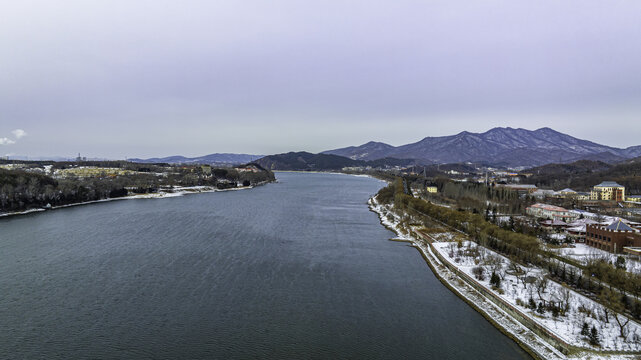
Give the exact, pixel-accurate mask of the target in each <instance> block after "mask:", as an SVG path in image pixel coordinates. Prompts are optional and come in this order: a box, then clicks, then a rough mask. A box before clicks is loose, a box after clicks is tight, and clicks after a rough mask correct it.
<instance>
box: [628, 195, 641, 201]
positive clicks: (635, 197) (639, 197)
mask: <svg viewBox="0 0 641 360" xmlns="http://www.w3.org/2000/svg"><path fill="white" fill-rule="evenodd" d="M625 201H629V202H638V203H641V195H628V196H626V197H625Z"/></svg>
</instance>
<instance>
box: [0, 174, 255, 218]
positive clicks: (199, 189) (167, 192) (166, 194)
mask: <svg viewBox="0 0 641 360" xmlns="http://www.w3.org/2000/svg"><path fill="white" fill-rule="evenodd" d="M264 184H266V183H260V184H256V185H251V186H241V187H236V188H229V189H218V188H216V187H213V186H174V187H172V188H167V189H163V190H161V191H158V192H155V193H149V194H138V195H129V196H122V197H116V198H107V199H100V200H93V201H84V202H79V203H73V204H66V205H60V206H52V207H51V208H49V209H44V208H37V209H29V210H25V211H18V212H11V213H2V214H0V218H1V217H8V216H16V215H26V214H30V213H34V212H41V211H46V210H55V209H62V208H67V207H72V206H79V205H88V204H96V203H102V202H108V201H116V200H135V199H165V198H171V197H178V196H184V195H188V194H201V193H209V192H223V191H238V190H246V189H252V188H254V187H255V186H260V185H264Z"/></svg>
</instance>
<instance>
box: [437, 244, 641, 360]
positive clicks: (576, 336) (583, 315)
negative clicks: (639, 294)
mask: <svg viewBox="0 0 641 360" xmlns="http://www.w3.org/2000/svg"><path fill="white" fill-rule="evenodd" d="M434 247H435V248H436V249H437V251H438V252H439V253H440V254H441V255H443V257H444V258H446V259H448V261H449V262H450V263H451V264H452V265H454V266H456V267H457V268H459V269H460V270H462V271H463V272H465V273H466V274H468V275H469V276H470V277H474V270H473V269H474V268H476V267H485V276H484V279H483V280H477V282H478V283H479V284H481V285H483V286H484V287H485V288H487V289H490V290H492V286H491V285H490V284H489V281H490V273H491V270H489V267H488V266H486V265H483V264H484V261H485V260H488V259H490V258H492V257H495V258H496V257H498V258H500V259H501V261H502V265H501V268H502V270H503V271H506V270H507V271H508V272H509V269H508V268H509V266H508V265H509V260H508V259H506V258H505V257H503V256H501V255H499V254H497V253H495V252H493V251H491V250H488V249H486V248H483V247H478V250H479V251H480V253H481V255H479V256H478V257H477V258H476V259H475V258H474V257H472V256H466V255H465V253H466V252H468V253H469V252H471V251H472V250H473V249H475V248H476V247H477V245H476V244H475V243H472V242H469V241H466V242H465V243H463V247H462V248H461V249H458V248H457V246H456V244H455V243H451V242H450V243H434ZM468 249H471V250H468ZM459 250H460V251H459ZM483 259H485V260H483ZM521 268H522V269H523V270H524V272H525V273H526V274H524V275H522V276H518V277H517V276H515V275H510V274H505V277H504V279H503V280H502V282H501V290H502V292H503V294H500V293H499V291H498V290H492V291H494V293H495V294H497V295H498V296H499V297H500V298H501V299H503V300H505V301H507V302H508V303H510V304H511V305H512V306H514V307H516V308H517V309H519V310H520V311H521V312H522V313H524V314H526V315H527V316H528V317H529V318H530V319H532V320H534V321H535V322H536V323H538V324H540V325H542V326H544V327H545V328H547V329H548V330H549V331H550V332H552V333H554V334H555V335H556V336H558V337H559V338H561V339H563V340H564V341H565V342H567V343H568V344H571V345H574V346H578V347H582V348H588V349H593V350H610V351H641V326H639V324H637V323H635V322H632V321H630V322H629V323H628V331H627V334H626V338H625V339H624V338H622V337H620V328H619V326H618V325H617V322H616V320H615V318H614V315H612V314H609V319H608V320H609V322H608V323H606V322H605V312H604V308H603V306H601V305H600V304H598V303H596V302H594V301H592V300H591V299H588V298H586V297H584V296H582V295H580V294H578V293H576V292H574V291H571V290H569V289H566V288H564V287H563V286H561V285H560V284H558V283H556V282H553V281H548V282H547V287H546V289H545V290H544V291H542V292H541V298H540V297H539V295H538V293H537V285H536V283H530V284H525V285H524V282H523V280H524V279H525V278H526V277H527V276H530V277H532V278H531V279H530V280H534V279H540V278H542V275H543V274H542V272H541V270H540V269H536V268H523V267H521ZM530 298H532V299H533V300H534V302H535V303H536V304H538V303H547V302H549V301H554V302H556V303H559V302H560V303H563V304H565V303H567V304H568V306H569V310H568V311H567V313H566V315H565V316H561V315H559V316H557V317H555V316H553V314H552V312H551V311H545V312H544V313H539V312H537V311H535V310H532V309H529V308H528V307H527V304H528V302H529V299H530ZM543 300H544V301H543ZM619 320H620V321H622V322H625V321H626V320H627V318H625V317H623V316H619ZM583 323H587V324H588V326H589V327H590V328H591V327H592V326H594V327H595V328H596V329H597V331H598V334H599V339H600V343H601V347H600V348H599V347H594V346H592V345H590V344H589V343H588V340H587V336H584V335H581V329H582V326H583Z"/></svg>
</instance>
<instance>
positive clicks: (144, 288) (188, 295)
mask: <svg viewBox="0 0 641 360" xmlns="http://www.w3.org/2000/svg"><path fill="white" fill-rule="evenodd" d="M277 177H278V179H279V181H280V183H278V184H270V185H266V186H262V187H259V188H256V189H252V190H243V191H231V192H224V193H209V194H198V195H189V196H184V197H178V198H168V199H149V200H125V201H115V202H108V203H100V204H93V205H86V206H79V207H74V208H68V209H61V210H55V211H51V212H46V213H39V214H33V215H27V216H21V217H15V218H8V219H2V220H0V358H2V359H85V358H101V359H229V358H236V359H248V358H289V359H308V358H314V359H332V358H350V359H403V358H407V359H527V358H529V357H528V355H527V354H526V353H525V352H524V351H522V350H521V349H520V348H519V347H518V346H517V345H516V344H515V343H514V342H512V341H511V340H510V339H508V338H507V337H505V336H504V335H502V334H501V333H500V332H499V331H498V330H496V329H495V328H494V327H493V326H492V325H490V324H489V323H488V322H487V321H486V320H485V319H483V318H482V317H481V316H480V315H479V314H478V313H476V312H475V311H474V310H473V309H471V308H470V307H469V306H467V305H466V304H465V303H464V302H463V301H461V300H460V299H459V298H457V297H456V296H455V295H454V294H452V293H451V292H450V291H449V290H447V289H446V288H445V287H444V286H442V285H441V284H440V283H439V281H438V280H437V279H436V278H435V277H434V275H433V274H432V273H431V271H430V269H429V268H428V266H427V265H426V264H425V262H424V260H423V259H422V257H421V256H420V254H419V253H418V252H417V251H416V250H415V249H413V248H411V247H409V246H407V244H403V243H398V242H392V241H388V239H389V238H390V237H392V236H393V234H392V233H391V232H390V231H388V230H386V229H385V228H383V227H382V226H381V225H380V224H379V221H378V218H377V216H376V214H374V213H372V212H370V211H369V210H368V208H367V206H366V201H367V199H368V197H369V196H370V195H371V194H373V193H375V192H376V191H377V190H378V189H379V188H380V187H381V186H382V183H381V182H379V181H377V180H373V179H369V178H363V177H353V176H346V175H330V174H292V173H280V174H278V175H277Z"/></svg>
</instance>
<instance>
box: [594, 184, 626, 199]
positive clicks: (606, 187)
mask: <svg viewBox="0 0 641 360" xmlns="http://www.w3.org/2000/svg"><path fill="white" fill-rule="evenodd" d="M624 199H625V187H623V186H621V185H619V184H617V183H616V182H614V181H604V182H602V183H600V184H599V185H595V186H594V187H593V188H592V192H591V193H590V200H613V201H623V200H624Z"/></svg>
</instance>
